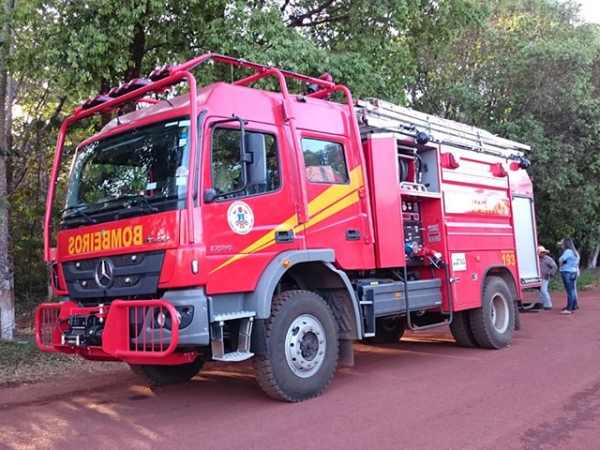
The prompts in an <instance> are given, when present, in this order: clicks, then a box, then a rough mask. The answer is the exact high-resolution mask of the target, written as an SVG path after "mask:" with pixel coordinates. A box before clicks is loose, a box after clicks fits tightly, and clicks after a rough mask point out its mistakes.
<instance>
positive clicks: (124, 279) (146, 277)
mask: <svg viewBox="0 0 600 450" xmlns="http://www.w3.org/2000/svg"><path fill="white" fill-rule="evenodd" d="M164 256H165V252H164V251H162V250H161V251H155V252H147V253H130V254H126V255H118V256H111V257H103V258H90V259H82V260H79V261H73V262H68V263H65V264H63V272H64V275H65V280H66V282H67V288H68V290H69V296H70V297H71V298H72V299H73V300H76V301H80V302H82V303H86V304H89V303H93V302H94V301H95V300H97V301H107V300H110V299H113V298H127V297H135V296H140V295H148V294H154V293H156V291H157V289H158V281H159V278H160V273H161V270H162V265H163V261H164ZM102 260H105V261H104V267H103V268H104V272H105V273H104V274H105V275H107V273H109V277H108V276H107V277H103V276H102V268H100V264H101V263H102ZM98 277H100V278H103V279H102V280H101V281H102V282H103V284H100V283H99V282H98Z"/></svg>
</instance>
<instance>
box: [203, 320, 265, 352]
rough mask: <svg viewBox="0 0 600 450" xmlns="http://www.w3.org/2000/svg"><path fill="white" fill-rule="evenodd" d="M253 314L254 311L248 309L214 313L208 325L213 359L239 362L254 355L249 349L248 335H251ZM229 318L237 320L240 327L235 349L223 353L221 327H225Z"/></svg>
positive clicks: (223, 345) (223, 344)
mask: <svg viewBox="0 0 600 450" xmlns="http://www.w3.org/2000/svg"><path fill="white" fill-rule="evenodd" d="M254 316H255V313H253V312H248V311H240V312H236V313H228V314H219V315H215V317H214V318H215V321H214V322H213V323H211V325H210V329H211V342H210V345H211V349H212V359H214V360H215V361H224V362H239V361H244V360H246V359H249V358H251V357H253V356H254V353H252V352H251V351H250V337H251V335H252V324H253V323H254ZM229 320H239V323H240V329H239V332H238V345H237V350H235V351H233V352H228V353H225V339H224V337H223V335H224V333H223V328H224V327H225V322H227V321H229Z"/></svg>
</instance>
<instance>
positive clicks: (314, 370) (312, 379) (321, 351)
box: [253, 290, 339, 402]
mask: <svg viewBox="0 0 600 450" xmlns="http://www.w3.org/2000/svg"><path fill="white" fill-rule="evenodd" d="M265 328H266V330H265V331H266V336H267V343H268V348H269V351H268V354H267V355H266V356H256V357H254V358H253V364H254V371H255V374H256V379H257V381H258V384H259V385H260V387H261V388H262V389H263V390H264V391H265V392H266V393H267V395H269V396H270V397H273V398H275V399H277V400H284V401H289V402H300V401H303V400H307V399H310V398H313V397H316V396H318V395H320V394H321V393H322V392H323V391H324V390H325V389H326V388H327V386H328V385H329V383H330V381H331V379H332V378H333V373H334V371H335V367H336V365H337V359H338V348H339V343H338V339H337V325H336V322H335V319H334V317H333V314H332V312H331V309H330V308H329V305H327V303H325V301H324V300H323V299H322V298H321V297H320V296H318V295H317V294H315V293H313V292H308V291H300V290H298V291H287V292H283V293H282V294H279V295H276V296H275V297H273V304H272V307H271V316H270V317H269V318H268V319H267V321H266V323H265Z"/></svg>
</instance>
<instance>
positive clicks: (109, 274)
mask: <svg viewBox="0 0 600 450" xmlns="http://www.w3.org/2000/svg"><path fill="white" fill-rule="evenodd" d="M112 281H113V265H112V263H111V262H110V260H108V259H105V258H103V259H101V260H100V262H99V263H98V265H97V266H96V283H98V286H99V287H101V288H102V289H106V288H108V287H109V286H110V285H111V284H112Z"/></svg>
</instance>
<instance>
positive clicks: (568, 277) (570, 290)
mask: <svg viewBox="0 0 600 450" xmlns="http://www.w3.org/2000/svg"><path fill="white" fill-rule="evenodd" d="M560 275H561V276H562V280H563V284H564V285H565V291H567V308H566V309H567V311H574V310H575V309H577V288H576V287H575V283H576V281H577V273H576V272H561V273H560Z"/></svg>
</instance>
